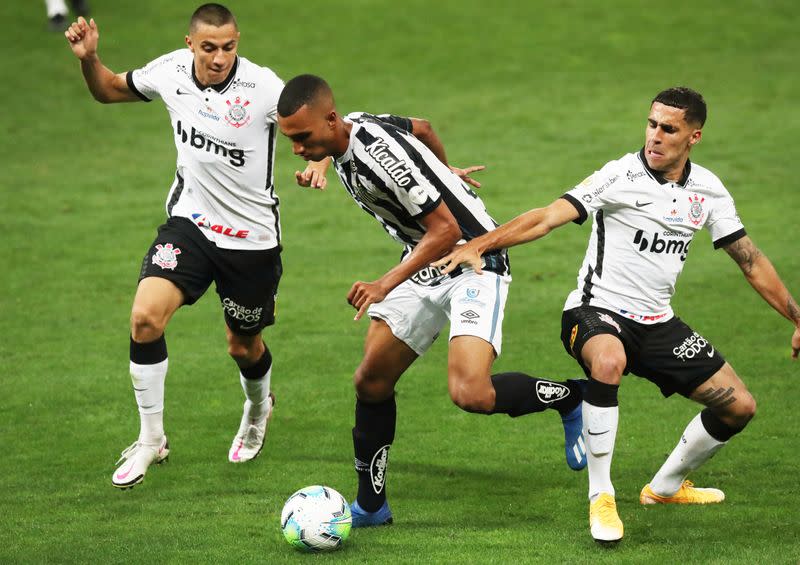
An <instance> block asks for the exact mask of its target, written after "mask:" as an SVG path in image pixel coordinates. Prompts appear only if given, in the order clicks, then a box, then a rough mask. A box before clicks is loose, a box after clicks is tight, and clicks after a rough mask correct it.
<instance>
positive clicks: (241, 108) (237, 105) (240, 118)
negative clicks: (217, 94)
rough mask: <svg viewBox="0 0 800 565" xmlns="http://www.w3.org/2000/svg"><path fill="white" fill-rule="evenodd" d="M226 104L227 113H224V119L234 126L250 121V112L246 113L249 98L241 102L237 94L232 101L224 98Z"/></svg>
mask: <svg viewBox="0 0 800 565" xmlns="http://www.w3.org/2000/svg"><path fill="white" fill-rule="evenodd" d="M225 103H226V104H227V105H228V113H227V114H225V121H226V122H228V123H229V124H230V125H232V126H233V127H235V128H240V127H242V126H245V125H247V124H248V123H249V122H250V114H248V113H247V106H249V105H250V101H249V100H245V101H244V102H242V97H241V96H237V97H236V98H234V99H233V102H231V101H230V100H226V101H225Z"/></svg>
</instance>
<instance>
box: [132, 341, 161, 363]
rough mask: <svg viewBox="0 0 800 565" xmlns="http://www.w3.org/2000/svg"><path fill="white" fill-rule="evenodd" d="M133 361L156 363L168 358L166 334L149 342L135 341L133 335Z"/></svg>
mask: <svg viewBox="0 0 800 565" xmlns="http://www.w3.org/2000/svg"><path fill="white" fill-rule="evenodd" d="M130 356H131V361H133V362H134V363H136V364H137V365H155V364H156V363H161V362H162V361H163V360H164V359H166V358H167V340H166V338H165V337H164V334H161V336H160V337H159V338H158V339H156V340H155V341H151V342H149V343H139V342H138V341H133V336H131V346H130Z"/></svg>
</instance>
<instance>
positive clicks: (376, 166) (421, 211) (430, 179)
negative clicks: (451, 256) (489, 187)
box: [334, 112, 509, 285]
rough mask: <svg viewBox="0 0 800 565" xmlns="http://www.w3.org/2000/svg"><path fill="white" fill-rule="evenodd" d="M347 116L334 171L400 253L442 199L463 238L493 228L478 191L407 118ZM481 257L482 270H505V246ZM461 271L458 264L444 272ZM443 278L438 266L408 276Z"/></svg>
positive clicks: (419, 233) (427, 280)
mask: <svg viewBox="0 0 800 565" xmlns="http://www.w3.org/2000/svg"><path fill="white" fill-rule="evenodd" d="M345 120H347V121H348V122H351V123H352V124H353V128H352V130H351V131H350V144H349V145H348V147H347V151H346V152H345V154H344V155H342V156H341V157H339V158H338V159H335V160H334V166H335V168H336V172H337V173H338V175H339V178H340V179H341V181H342V184H343V185H344V186H345V188H346V189H347V191H348V192H349V193H350V196H352V197H353V200H355V201H356V203H358V205H359V206H361V208H362V209H363V210H364V211H365V212H367V213H368V214H370V215H371V216H373V217H374V218H375V219H376V220H378V222H380V224H381V226H383V229H384V230H386V232H387V233H388V234H389V235H390V236H392V238H394V239H395V240H397V241H398V242H400V243H402V244H403V245H404V246H405V250H404V252H403V256H404V257H405V256H406V255H408V253H410V252H411V250H412V249H413V248H414V246H416V245H417V243H419V241H420V239H422V237H423V236H424V235H425V228H424V227H423V226H422V225H421V224H420V223H419V222H418V221H417V219H418V218H420V217H422V216H424V215H425V214H427V213H429V212H430V211H431V210H433V209H434V208H436V206H438V205H439V203H440V202H441V201H444V203H445V204H447V207H448V208H449V209H450V212H452V214H453V216H454V217H455V219H456V221H457V222H458V225H459V227H460V228H461V233H462V234H463V236H464V240H470V239H473V238H475V237H477V236H479V235H481V234H484V233H486V232H487V231H491V230H493V229H494V228H495V227H497V224H496V223H495V222H494V220H493V219H492V218H491V216H489V214H488V212H487V211H486V207H485V206H484V205H483V202H482V201H481V199H480V198H479V197H478V195H477V194H475V193H474V192H473V191H472V190H470V188H469V187H468V186H467V185H466V184H464V182H463V181H462V180H461V179H460V178H458V176H457V175H455V174H454V173H453V172H452V171H450V169H449V168H448V167H447V165H445V164H444V163H442V162H441V161H439V159H438V158H437V157H436V156H435V155H434V154H433V153H432V152H431V151H430V149H428V147H426V146H425V144H424V143H422V142H421V141H419V140H418V139H417V138H416V137H414V135H412V134H411V130H412V124H411V120H409V119H408V118H404V117H399V116H391V115H386V114H382V115H379V116H375V115H372V114H366V113H363V112H354V113H351V114H348V115H347V116H346V117H345ZM483 260H484V263H485V267H484V269H485V270H488V271H492V272H494V273H497V274H500V275H506V274H508V273H509V263H508V255H507V253H506V251H505V250H504V249H503V250H499V251H494V252H491V253H487V254H486V255H484V257H483ZM460 273H461V270H460V269H457V270H455V271H453V273H452V274H451V275H445V276H457V275H458V274H460ZM442 278H443V277H442V275H441V273H440V271H439V269H435V268H433V267H426V268H425V269H422V270H421V271H419V272H418V273H416V274H415V275H414V277H412V280H413V281H414V282H416V283H419V284H424V285H431V284H438V283H439V282H440V281H441V280H442Z"/></svg>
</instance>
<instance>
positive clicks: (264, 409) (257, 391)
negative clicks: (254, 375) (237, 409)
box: [239, 365, 272, 423]
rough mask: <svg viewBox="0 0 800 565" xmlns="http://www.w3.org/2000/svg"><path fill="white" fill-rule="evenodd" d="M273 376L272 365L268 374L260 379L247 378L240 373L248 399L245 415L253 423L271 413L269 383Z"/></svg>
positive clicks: (240, 379)
mask: <svg viewBox="0 0 800 565" xmlns="http://www.w3.org/2000/svg"><path fill="white" fill-rule="evenodd" d="M271 376H272V365H270V367H269V369H267V374H266V375H264V376H263V377H261V378H260V379H246V378H244V376H243V375H242V374H241V373H239V381H240V382H241V383H242V390H243V391H244V396H245V398H246V399H247V401H246V402H245V411H246V414H245V415H244V416H245V417H246V418H247V419H248V420H250V422H251V423H256V422H259V421H261V420H262V419H264V418H266V417H267V416H268V415H269V408H270V407H269V402H267V398H269V385H270V377H271Z"/></svg>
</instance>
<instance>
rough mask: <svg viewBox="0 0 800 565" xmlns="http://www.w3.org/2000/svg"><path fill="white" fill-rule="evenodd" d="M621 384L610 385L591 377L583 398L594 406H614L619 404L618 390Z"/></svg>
mask: <svg viewBox="0 0 800 565" xmlns="http://www.w3.org/2000/svg"><path fill="white" fill-rule="evenodd" d="M618 391H619V385H609V384H606V383H601V382H600V381H596V380H594V379H593V378H591V377H589V384H587V385H586V392H585V393H584V394H583V399H584V400H585V401H586V402H588V403H589V404H591V405H592V406H598V407H600V408H612V407H614V406H619V402H618V401H617V392H618Z"/></svg>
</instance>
